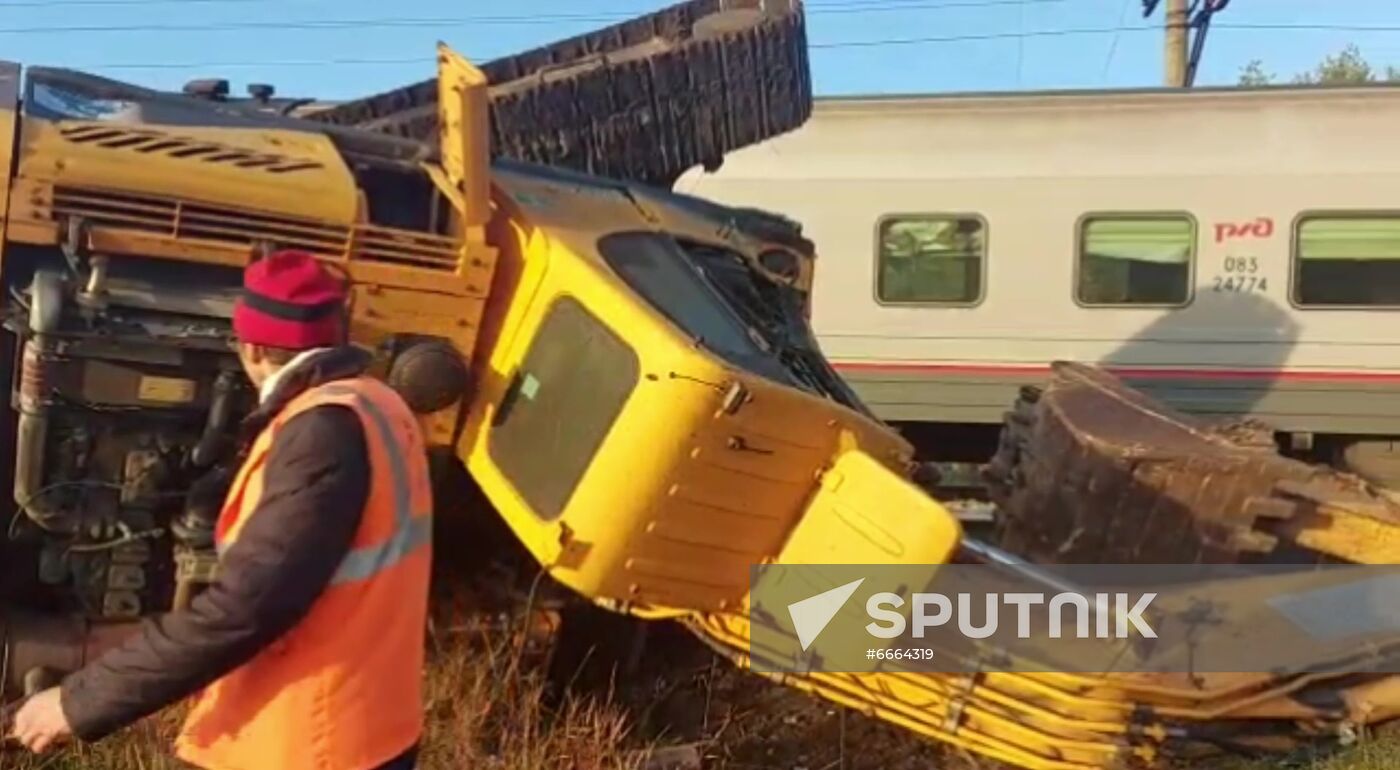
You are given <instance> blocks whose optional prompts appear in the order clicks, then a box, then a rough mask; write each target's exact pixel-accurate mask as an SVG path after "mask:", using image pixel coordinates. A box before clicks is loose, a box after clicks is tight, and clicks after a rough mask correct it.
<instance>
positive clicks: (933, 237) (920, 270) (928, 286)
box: [876, 214, 987, 305]
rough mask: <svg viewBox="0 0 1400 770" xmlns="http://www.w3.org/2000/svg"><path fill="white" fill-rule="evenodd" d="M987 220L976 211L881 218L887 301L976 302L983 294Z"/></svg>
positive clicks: (880, 261)
mask: <svg viewBox="0 0 1400 770" xmlns="http://www.w3.org/2000/svg"><path fill="white" fill-rule="evenodd" d="M986 235H987V225H986V223H985V222H983V221H982V220H981V219H980V218H977V217H971V216H947V215H924V214H920V215H912V216H895V217H887V218H885V219H884V220H883V221H881V222H880V227H879V242H878V244H877V246H876V250H877V272H878V279H877V286H876V294H877V296H878V297H879V299H880V301H881V302H891V303H901V302H909V303H921V304H925V303H926V304H947V305H974V304H976V303H977V302H978V301H980V300H981V298H982V274H983V271H984V263H985V262H986V256H987V237H986Z"/></svg>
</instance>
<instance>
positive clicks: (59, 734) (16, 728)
mask: <svg viewBox="0 0 1400 770" xmlns="http://www.w3.org/2000/svg"><path fill="white" fill-rule="evenodd" d="M10 734H11V735H12V736H14V738H15V739H16V740H18V741H19V742H20V743H22V744H24V745H25V747H27V748H28V749H29V750H30V751H32V752H34V753H35V754H40V753H43V752H45V751H47V750H48V749H49V747H50V746H52V745H53V744H54V743H56V742H58V741H60V740H63V739H65V738H67V737H68V736H70V735H72V734H73V728H72V727H71V726H70V725H69V724H68V717H66V716H64V715H63V705H62V703H60V701H59V689H58V688H57V687H50V688H49V689H47V690H44V691H43V692H40V693H38V694H37V695H35V696H33V697H31V698H30V699H29V700H27V701H25V702H24V705H22V706H20V708H19V711H17V712H16V713H15V721H14V725H13V727H12V728H11V732H10Z"/></svg>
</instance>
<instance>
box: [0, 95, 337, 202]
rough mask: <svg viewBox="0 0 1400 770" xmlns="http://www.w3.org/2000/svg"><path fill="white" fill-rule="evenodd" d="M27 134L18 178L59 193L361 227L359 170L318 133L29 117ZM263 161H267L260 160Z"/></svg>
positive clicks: (26, 123) (25, 130) (25, 134)
mask: <svg viewBox="0 0 1400 770" xmlns="http://www.w3.org/2000/svg"><path fill="white" fill-rule="evenodd" d="M22 134H23V141H22V142H21V147H22V150H21V154H20V162H19V169H18V176H20V177H21V178H24V179H31V180H35V181H41V182H44V183H47V184H51V185H54V186H57V187H75V188H96V189H109V190H120V191H122V192H124V193H127V194H132V195H143V194H144V195H154V196H160V197H163V198H173V199H177V200H192V201H203V202H206V203H210V204H223V205H226V206H229V207H232V208H235V209H239V210H243V211H264V212H277V213H278V214H279V215H285V216H288V217H305V218H307V219H311V220H316V221H322V222H337V223H344V224H349V223H351V222H354V221H355V218H356V213H357V211H358V209H359V207H358V196H357V194H356V192H355V190H356V186H355V179H354V177H353V176H352V175H351V173H350V169H349V168H347V167H346V165H345V161H344V160H343V159H342V158H341V156H340V153H338V152H337V151H336V149H335V147H334V145H332V143H331V141H330V140H329V139H328V138H326V137H325V136H322V135H319V134H314V133H308V132H293V131H278V130H266V129H264V130H249V129H236V128H212V127H179V128H174V127H151V126H141V127H139V128H131V127H126V126H122V125H115V126H114V125H109V124H107V123H102V122H88V121H61V122H50V121H46V120H42V119H35V118H30V119H26V120H25V121H24V128H23V131H22ZM151 148H156V149H157V150H158V151H150V150H151ZM261 159H267V160H268V163H267V164H260V163H259V161H260V160H261ZM250 164H253V165H250Z"/></svg>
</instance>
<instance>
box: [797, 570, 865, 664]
mask: <svg viewBox="0 0 1400 770" xmlns="http://www.w3.org/2000/svg"><path fill="white" fill-rule="evenodd" d="M864 582H865V578H861V579H860V580H856V581H853V582H850V583H847V584H845V585H843V586H837V587H835V588H833V589H831V590H830V591H823V592H821V593H819V594H817V595H816V596H812V597H809V598H806V599H803V600H802V601H800V602H793V603H792V604H789V605H788V615H789V616H790V617H791V618H792V627H793V629H794V630H796V631H797V641H799V642H801V643H802V651H803V652H806V651H807V648H808V647H811V646H812V642H815V641H816V640H817V637H818V636H819V635H820V634H821V632H822V630H823V629H825V628H826V627H827V625H828V624H829V623H831V620H832V618H835V617H836V613H838V612H840V611H841V608H842V607H844V606H846V602H848V601H850V599H851V595H852V594H854V593H855V592H856V589H857V588H860V584H861V583H864Z"/></svg>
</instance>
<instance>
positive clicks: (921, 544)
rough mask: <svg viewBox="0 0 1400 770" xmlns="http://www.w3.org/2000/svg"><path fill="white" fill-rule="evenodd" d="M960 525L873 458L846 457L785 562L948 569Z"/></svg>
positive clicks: (820, 489) (811, 507)
mask: <svg viewBox="0 0 1400 770" xmlns="http://www.w3.org/2000/svg"><path fill="white" fill-rule="evenodd" d="M961 538H962V527H961V526H960V525H959V523H958V520H957V519H956V518H955V517H954V516H953V515H952V514H951V513H949V512H948V510H947V509H946V508H944V507H943V506H942V505H940V504H939V503H938V502H937V501H936V500H934V499H933V498H931V497H929V496H928V494H926V493H925V492H924V491H923V490H921V489H919V488H918V487H916V486H914V484H912V483H911V482H910V481H909V479H907V478H905V477H904V476H902V475H899V474H896V473H895V472H893V471H891V470H890V469H889V468H888V467H886V466H885V465H883V464H881V463H879V462H877V461H876V460H875V459H873V458H872V457H870V455H867V454H865V453H864V452H860V451H850V452H845V453H843V454H842V455H840V456H839V457H838V458H837V459H836V462H835V463H834V464H833V465H832V467H831V468H830V470H827V471H826V472H825V473H823V474H822V476H821V480H820V483H819V484H818V486H817V492H816V495H815V497H813V499H812V501H811V503H809V504H808V506H807V509H806V511H805V512H804V513H803V515H802V517H801V519H800V520H799V522H798V524H797V527H796V528H795V529H794V530H793V533H792V535H791V536H790V537H789V538H788V540H787V543H786V544H784V546H783V548H782V551H781V552H780V553H779V555H778V558H777V561H778V563H781V564H945V563H947V562H948V560H949V557H951V556H952V554H953V551H954V550H955V549H956V548H957V546H958V541H959V540H960V539H961Z"/></svg>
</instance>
